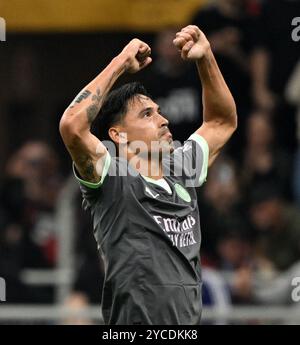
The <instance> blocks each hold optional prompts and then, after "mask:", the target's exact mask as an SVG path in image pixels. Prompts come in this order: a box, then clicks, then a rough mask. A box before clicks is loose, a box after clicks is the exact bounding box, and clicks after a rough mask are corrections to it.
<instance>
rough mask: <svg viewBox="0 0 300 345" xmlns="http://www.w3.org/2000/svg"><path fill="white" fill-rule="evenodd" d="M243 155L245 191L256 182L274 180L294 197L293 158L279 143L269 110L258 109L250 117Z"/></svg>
mask: <svg viewBox="0 0 300 345" xmlns="http://www.w3.org/2000/svg"><path fill="white" fill-rule="evenodd" d="M242 157H243V162H242V174H241V175H242V176H241V177H242V185H243V188H244V192H245V194H246V195H247V194H249V192H250V191H251V190H253V189H255V186H256V185H257V184H261V183H266V182H272V183H273V184H274V185H275V186H281V187H282V190H283V192H284V197H286V198H288V199H291V197H292V192H291V177H292V159H291V156H290V155H289V153H288V152H287V151H285V150H283V149H282V148H280V147H279V146H278V145H277V140H276V138H275V133H274V129H273V126H272V123H271V119H270V117H269V116H268V113H265V112H262V111H257V112H254V113H253V114H251V116H250V117H249V120H248V122H247V129H246V147H245V150H244V152H243V153H242Z"/></svg>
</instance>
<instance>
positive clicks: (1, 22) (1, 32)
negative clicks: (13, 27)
mask: <svg viewBox="0 0 300 345" xmlns="http://www.w3.org/2000/svg"><path fill="white" fill-rule="evenodd" d="M0 41H2V42H4V41H6V22H5V19H4V18H2V17H0Z"/></svg>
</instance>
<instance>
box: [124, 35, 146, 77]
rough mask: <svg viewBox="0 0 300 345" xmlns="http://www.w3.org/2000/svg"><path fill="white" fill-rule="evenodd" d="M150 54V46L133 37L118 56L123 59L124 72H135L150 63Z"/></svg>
mask: <svg viewBox="0 0 300 345" xmlns="http://www.w3.org/2000/svg"><path fill="white" fill-rule="evenodd" d="M150 55H151V48H150V47H149V46H148V44H146V43H145V42H143V41H141V40H139V39H137V38H134V39H133V40H131V41H130V42H129V43H128V44H127V46H126V47H125V48H124V49H123V50H122V52H121V53H120V55H119V56H121V57H122V58H123V59H124V64H125V70H126V72H128V73H136V72H138V71H140V70H141V69H143V68H145V67H146V66H148V65H149V64H150V63H151V61H152V59H151V57H150Z"/></svg>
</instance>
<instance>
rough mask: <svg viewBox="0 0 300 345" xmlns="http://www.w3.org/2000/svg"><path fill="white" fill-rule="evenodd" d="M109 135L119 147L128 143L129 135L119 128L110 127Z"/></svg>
mask: <svg viewBox="0 0 300 345" xmlns="http://www.w3.org/2000/svg"><path fill="white" fill-rule="evenodd" d="M108 134H109V136H110V138H111V140H112V141H113V142H115V143H116V144H118V145H120V144H124V143H127V133H126V132H124V131H122V130H121V128H119V127H118V126H115V127H110V129H109V130H108Z"/></svg>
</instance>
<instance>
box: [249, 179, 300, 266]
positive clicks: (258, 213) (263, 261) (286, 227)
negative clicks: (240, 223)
mask: <svg viewBox="0 0 300 345" xmlns="http://www.w3.org/2000/svg"><path fill="white" fill-rule="evenodd" d="M279 187H280V186H279V185H274V184H273V183H269V184H262V185H261V186H255V188H254V189H253V191H252V193H251V202H250V207H249V215H250V221H251V223H252V225H253V228H254V230H255V231H256V233H257V241H256V242H257V243H256V258H257V259H256V261H257V269H260V270H263V269H265V270H268V271H284V270H287V269H288V268H290V267H291V266H292V265H293V264H295V263H296V262H297V261H299V259H300V210H299V209H298V208H297V207H296V206H294V205H292V204H290V203H288V202H286V201H285V200H284V199H283V198H282V193H281V192H280V189H279Z"/></svg>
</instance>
